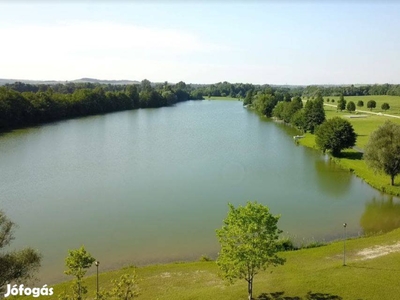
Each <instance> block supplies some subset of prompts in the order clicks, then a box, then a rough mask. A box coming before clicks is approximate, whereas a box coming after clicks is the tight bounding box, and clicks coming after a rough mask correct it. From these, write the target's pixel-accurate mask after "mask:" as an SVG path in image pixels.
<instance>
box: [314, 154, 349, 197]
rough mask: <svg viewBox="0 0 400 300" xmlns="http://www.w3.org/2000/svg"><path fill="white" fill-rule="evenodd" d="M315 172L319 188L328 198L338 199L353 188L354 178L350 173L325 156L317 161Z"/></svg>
mask: <svg viewBox="0 0 400 300" xmlns="http://www.w3.org/2000/svg"><path fill="white" fill-rule="evenodd" d="M315 170H316V171H317V174H318V176H316V179H317V182H318V184H317V187H318V188H319V189H320V190H321V191H322V192H323V193H326V194H327V195H328V196H331V197H332V196H333V197H335V198H336V197H338V196H341V195H346V194H347V193H348V191H349V189H350V187H351V180H352V177H351V176H349V174H348V171H346V170H344V169H342V168H340V166H339V165H338V164H336V163H334V162H333V161H331V160H330V159H329V157H328V156H325V157H324V158H322V159H316V160H315Z"/></svg>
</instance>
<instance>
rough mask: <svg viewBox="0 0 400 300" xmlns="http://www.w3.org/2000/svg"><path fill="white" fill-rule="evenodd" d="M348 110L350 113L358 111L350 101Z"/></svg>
mask: <svg viewBox="0 0 400 300" xmlns="http://www.w3.org/2000/svg"><path fill="white" fill-rule="evenodd" d="M346 109H347V111H348V112H350V113H351V112H354V111H355V110H356V105H355V104H354V102H353V101H349V103H347V106H346Z"/></svg>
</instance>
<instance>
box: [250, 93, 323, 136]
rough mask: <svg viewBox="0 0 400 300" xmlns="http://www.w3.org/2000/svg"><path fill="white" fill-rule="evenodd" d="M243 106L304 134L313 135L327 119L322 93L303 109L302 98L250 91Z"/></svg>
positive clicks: (309, 101)
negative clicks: (278, 120) (289, 125)
mask: <svg viewBox="0 0 400 300" xmlns="http://www.w3.org/2000/svg"><path fill="white" fill-rule="evenodd" d="M243 105H245V106H248V107H251V108H253V109H254V110H256V111H257V112H259V113H260V114H262V115H265V116H267V117H275V118H277V119H280V120H283V121H284V122H286V123H290V124H292V125H293V126H295V127H297V128H298V129H301V130H302V131H304V132H307V131H309V132H312V133H313V132H314V130H315V129H316V128H317V126H318V125H320V124H322V123H323V122H324V121H325V119H326V118H325V110H324V100H323V98H322V95H321V93H318V95H317V96H316V99H312V100H308V101H307V102H306V104H305V105H304V107H303V101H302V100H301V97H299V96H295V97H291V94H290V93H288V94H285V95H284V96H283V97H282V96H281V94H280V93H279V92H277V91H274V90H273V89H269V90H265V91H263V92H259V93H257V94H256V95H254V94H253V92H252V91H249V92H248V94H247V95H246V98H245V99H244V102H243Z"/></svg>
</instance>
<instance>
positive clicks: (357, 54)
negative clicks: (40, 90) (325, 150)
mask: <svg viewBox="0 0 400 300" xmlns="http://www.w3.org/2000/svg"><path fill="white" fill-rule="evenodd" d="M0 39H1V45H0V78H5V79H31V80H74V79H78V78H82V77H90V78H97V79H108V80H122V79H128V80H139V81H140V80H143V79H148V80H150V81H152V82H164V81H168V82H172V83H174V82H178V81H181V80H182V81H184V82H186V83H216V82H222V81H228V82H231V83H236V82H242V83H253V84H291V85H305V84H374V83H400V1H350V2H349V1H324V2H323V3H321V2H318V1H310V0H309V1H268V0H265V1H239V0H236V1H221V0H220V1H211V0H209V1H186V2H185V1H166V0H165V1H147V2H145V1H121V0H119V1H118V0H117V1H104V0H103V1H89V0H87V1H35V0H33V1H19V0H16V1H12V0H9V1H7V0H0Z"/></svg>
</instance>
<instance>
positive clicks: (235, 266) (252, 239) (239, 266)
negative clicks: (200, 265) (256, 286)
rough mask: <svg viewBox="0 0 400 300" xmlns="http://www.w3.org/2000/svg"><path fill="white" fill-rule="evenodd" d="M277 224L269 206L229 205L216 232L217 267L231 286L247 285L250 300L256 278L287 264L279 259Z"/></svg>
mask: <svg viewBox="0 0 400 300" xmlns="http://www.w3.org/2000/svg"><path fill="white" fill-rule="evenodd" d="M278 220H279V216H273V215H272V214H271V213H270V212H269V209H268V207H267V206H264V205H262V204H259V203H257V202H247V204H246V206H239V207H238V208H235V207H234V206H233V205H232V204H229V212H228V216H227V218H226V219H225V220H224V225H223V226H222V228H221V229H219V230H217V236H218V239H219V242H220V244H221V251H220V252H219V255H218V259H217V264H218V266H219V268H220V269H221V271H222V272H223V277H224V278H225V279H226V280H228V281H229V282H230V283H233V282H234V281H235V280H237V279H244V280H246V281H247V291H248V299H249V300H251V299H252V296H253V281H254V276H255V275H256V274H257V273H258V272H259V271H260V270H262V269H266V268H267V267H268V266H277V265H281V264H283V263H284V262H285V259H283V258H280V257H278V256H277V252H278V238H279V233H280V232H281V231H280V230H279V229H278V227H277V223H278Z"/></svg>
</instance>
